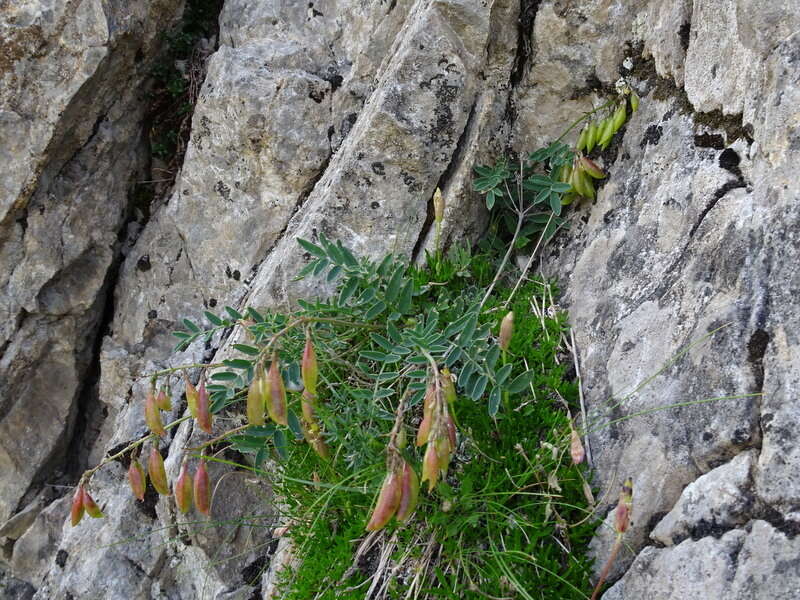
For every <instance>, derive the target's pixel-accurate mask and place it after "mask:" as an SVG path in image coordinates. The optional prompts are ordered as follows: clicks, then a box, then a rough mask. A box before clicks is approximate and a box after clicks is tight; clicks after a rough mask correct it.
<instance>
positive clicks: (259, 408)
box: [247, 367, 264, 426]
mask: <svg viewBox="0 0 800 600" xmlns="http://www.w3.org/2000/svg"><path fill="white" fill-rule="evenodd" d="M263 378H264V374H263V373H262V370H261V369H260V368H258V367H257V371H256V373H255V375H253V381H251V382H250V388H249V389H248V390H247V422H248V423H249V424H250V425H259V426H260V425H263V424H264V398H263V396H262V390H263V386H264V384H263V381H262V379H263Z"/></svg>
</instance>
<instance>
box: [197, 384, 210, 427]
mask: <svg viewBox="0 0 800 600" xmlns="http://www.w3.org/2000/svg"><path fill="white" fill-rule="evenodd" d="M197 425H198V427H200V429H202V430H203V431H205V432H206V433H208V434H210V433H211V412H210V411H209V406H208V392H207V391H206V380H205V379H201V380H200V388H199V389H198V390H197Z"/></svg>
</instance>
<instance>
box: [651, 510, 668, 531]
mask: <svg viewBox="0 0 800 600" xmlns="http://www.w3.org/2000/svg"><path fill="white" fill-rule="evenodd" d="M665 516H667V512H666V511H661V512H657V513H655V514H653V516H651V517H650V518H649V519H648V520H647V531H653V529H655V528H656V525H658V524H659V522H660V521H661V519H663V518H664V517H665Z"/></svg>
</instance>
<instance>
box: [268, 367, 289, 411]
mask: <svg viewBox="0 0 800 600" xmlns="http://www.w3.org/2000/svg"><path fill="white" fill-rule="evenodd" d="M269 387H270V402H269V405H268V406H267V412H268V413H269V418H270V419H272V420H273V421H274V422H275V423H277V424H278V425H288V424H289V421H288V413H289V410H288V407H287V406H286V388H285V387H284V385H283V377H282V376H281V367H280V362H279V361H278V355H277V354H273V355H272V364H271V365H270V367H269Z"/></svg>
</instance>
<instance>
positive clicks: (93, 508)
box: [81, 488, 105, 519]
mask: <svg viewBox="0 0 800 600" xmlns="http://www.w3.org/2000/svg"><path fill="white" fill-rule="evenodd" d="M81 489H82V490H83V508H84V509H85V510H86V514H87V515H89V516H90V517H92V518H93V519H101V518H103V517H104V516H105V515H104V514H103V511H102V510H100V507H99V506H97V504H96V503H95V501H94V500H93V499H92V497H91V496H90V495H89V492H87V491H86V488H81Z"/></svg>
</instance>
